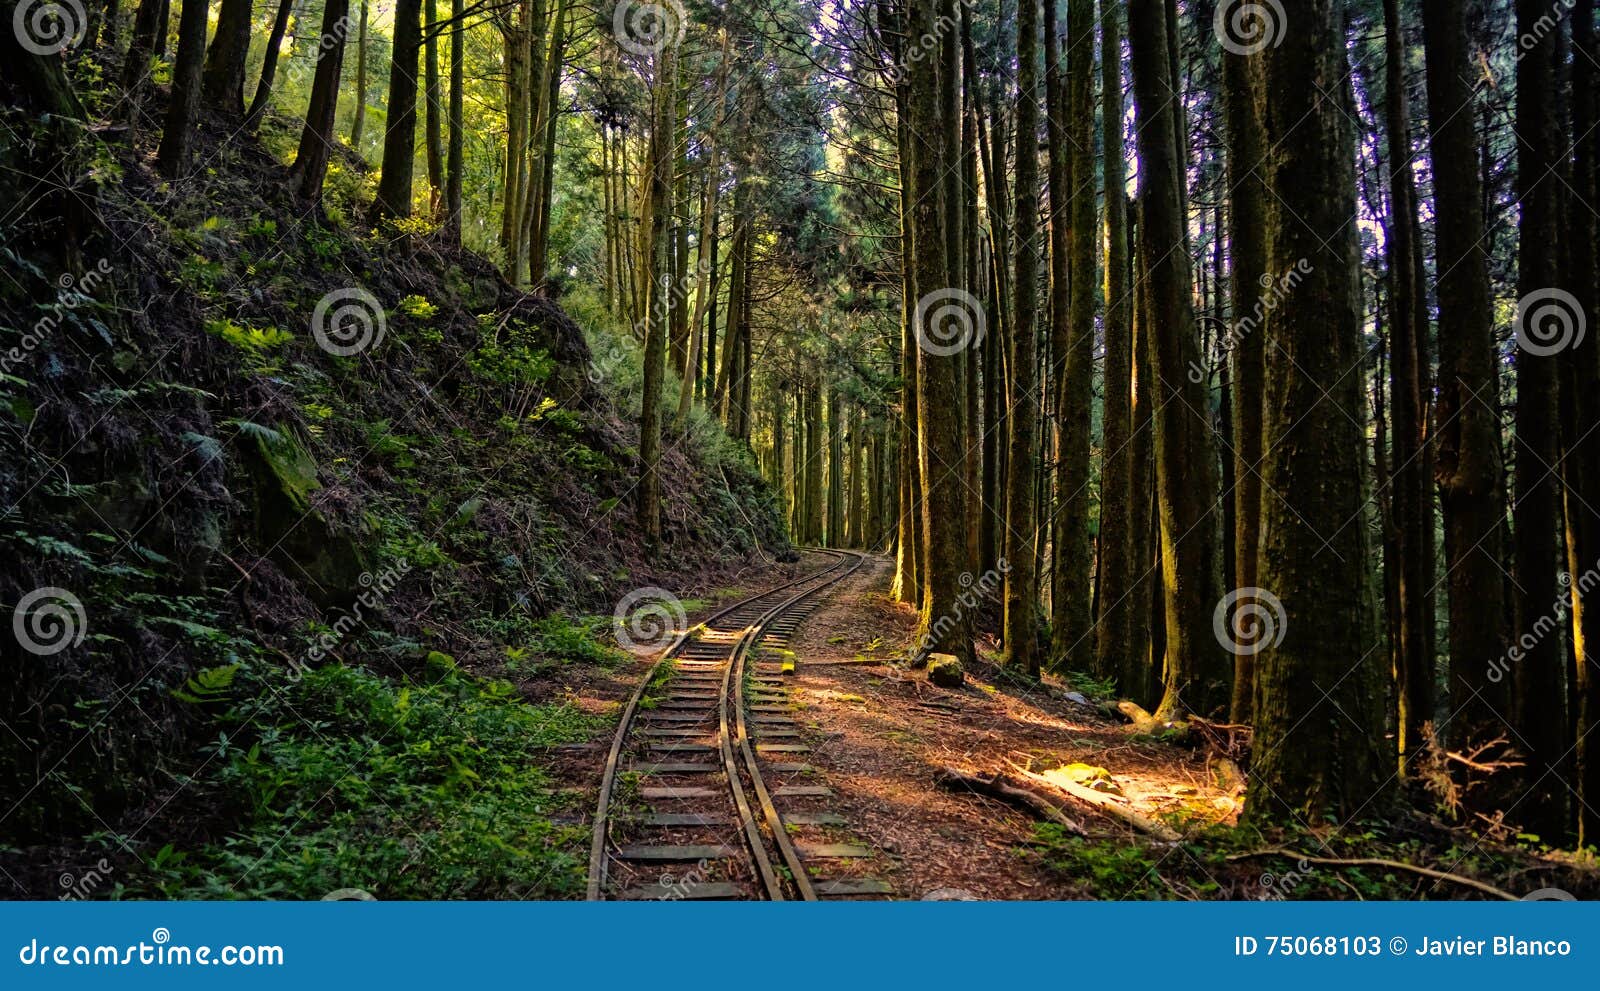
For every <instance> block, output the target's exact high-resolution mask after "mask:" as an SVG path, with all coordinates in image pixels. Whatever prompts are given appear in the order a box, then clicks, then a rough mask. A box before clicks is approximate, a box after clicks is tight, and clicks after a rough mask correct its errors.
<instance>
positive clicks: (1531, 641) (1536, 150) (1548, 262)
mask: <svg viewBox="0 0 1600 991" xmlns="http://www.w3.org/2000/svg"><path fill="white" fill-rule="evenodd" d="M1516 11H1517V30H1518V33H1519V35H1520V37H1521V38H1522V41H1521V43H1520V45H1519V49H1518V56H1519V58H1518V61H1517V114H1516V125H1515V131H1516V136H1517V199H1518V202H1519V204H1520V205H1521V231H1520V233H1521V238H1520V241H1519V245H1520V252H1519V254H1520V259H1519V265H1518V273H1519V279H1518V287H1517V293H1518V295H1519V296H1520V297H1521V298H1522V303H1521V306H1520V308H1519V312H1518V316H1517V343H1518V345H1519V348H1518V351H1517V355H1516V371H1517V415H1516V536H1515V544H1516V566H1515V572H1514V573H1515V576H1516V582H1515V584H1514V587H1515V588H1516V589H1517V594H1516V596H1515V600H1516V617H1517V624H1516V629H1515V630H1513V633H1514V634H1515V636H1516V640H1517V646H1518V648H1519V649H1520V651H1521V653H1520V655H1518V654H1515V653H1514V654H1512V655H1511V660H1512V671H1513V676H1514V679H1515V684H1516V688H1515V691H1514V693H1513V697H1514V700H1515V701H1514V708H1513V715H1512V718H1513V720H1514V722H1515V724H1516V735H1517V737H1518V738H1519V743H1520V745H1521V748H1522V749H1524V750H1526V751H1528V752H1527V754H1526V762H1527V766H1526V767H1525V768H1524V769H1523V772H1522V774H1523V778H1524V784H1525V785H1526V786H1527V788H1528V791H1527V794H1526V796H1525V798H1524V800H1523V801H1521V802H1519V803H1518V805H1517V807H1516V809H1515V813H1516V817H1517V820H1518V821H1520V822H1521V823H1522V824H1523V827H1524V828H1525V829H1526V830H1527V831H1529V832H1533V833H1537V834H1538V835H1540V836H1542V837H1544V838H1545V839H1547V840H1551V841H1554V840H1555V839H1557V838H1558V837H1561V836H1563V835H1564V834H1565V833H1566V830H1567V816H1566V805H1567V802H1566V798H1567V786H1566V785H1565V784H1564V783H1563V781H1562V777H1563V776H1562V774H1561V773H1560V772H1559V768H1560V765H1561V763H1562V761H1563V760H1564V758H1565V757H1566V755H1567V753H1568V750H1569V748H1570V745H1571V744H1570V743H1569V742H1568V739H1567V732H1566V730H1567V724H1566V715H1565V714H1566V689H1565V681H1564V678H1563V675H1562V667H1563V665H1564V660H1563V652H1562V644H1561V638H1560V637H1559V636H1554V635H1550V634H1548V633H1547V632H1546V631H1545V625H1546V624H1548V623H1551V622H1553V621H1554V620H1555V618H1556V616H1555V611H1556V598H1557V590H1556V572H1557V571H1558V570H1560V565H1559V558H1558V554H1557V551H1556V537H1557V524H1556V512H1557V505H1558V504H1557V495H1558V491H1557V488H1558V486H1557V477H1556V467H1555V466H1556V464H1557V460H1556V444H1557V430H1558V426H1557V420H1556V383H1557V376H1556V370H1557V368H1558V367H1559V365H1560V363H1561V362H1562V361H1563V360H1564V359H1563V358H1562V357H1561V356H1560V351H1562V350H1565V349H1566V348H1567V347H1569V346H1571V345H1572V344H1573V343H1575V340H1574V338H1573V336H1572V335H1570V334H1568V336H1567V337H1566V338H1565V339H1563V338H1562V331H1561V328H1560V326H1559V324H1558V323H1556V322H1555V320H1554V319H1553V318H1555V317H1557V316H1558V314H1555V313H1552V312H1550V309H1551V305H1550V301H1549V296H1550V294H1551V292H1552V291H1554V290H1556V287H1558V286H1559V284H1560V281H1561V273H1560V264H1561V254H1560V244H1559V236H1560V219H1559V209H1560V207H1559V191H1560V189H1561V188H1562V187H1563V185H1564V182H1565V180H1564V179H1563V178H1562V177H1561V176H1559V175H1557V174H1555V173H1557V172H1558V169H1559V165H1560V162H1561V159H1562V155H1563V152H1564V149H1565V146H1564V145H1563V144H1561V134H1560V130H1559V129H1558V127H1557V123H1556V112H1555V106H1554V103H1555V100H1556V95H1555V92H1554V91H1555V88H1556V85H1557V84H1556V78H1555V77H1556V34H1557V33H1558V32H1559V31H1560V30H1561V28H1560V27H1559V26H1558V27H1557V28H1555V29H1554V30H1545V29H1544V27H1543V26H1542V25H1541V23H1540V22H1541V20H1544V19H1546V18H1548V16H1549V8H1548V7H1545V6H1544V5H1543V3H1542V2H1541V0H1517V3H1516ZM1559 316H1560V317H1564V318H1567V319H1570V318H1571V316H1572V315H1571V314H1569V313H1566V312H1565V311H1564V310H1563V312H1561V313H1560V314H1559ZM1552 331H1553V333H1552Z"/></svg>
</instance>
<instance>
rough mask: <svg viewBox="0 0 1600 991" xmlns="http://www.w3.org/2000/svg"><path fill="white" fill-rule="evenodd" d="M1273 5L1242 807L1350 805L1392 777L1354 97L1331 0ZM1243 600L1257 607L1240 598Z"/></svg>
mask: <svg viewBox="0 0 1600 991" xmlns="http://www.w3.org/2000/svg"><path fill="white" fill-rule="evenodd" d="M1285 11H1286V16H1285V18H1284V19H1283V21H1282V22H1281V23H1280V28H1281V31H1282V34H1283V35H1284V37H1283V39H1282V45H1281V46H1280V47H1276V48H1269V49H1268V50H1267V51H1266V52H1265V53H1264V54H1263V55H1262V58H1263V60H1264V63H1265V65H1264V68H1265V74H1266V83H1267V90H1266V91H1267V92H1268V93H1270V94H1272V98H1271V99H1270V100H1268V101H1266V103H1265V107H1264V111H1265V112H1264V118H1263V119H1264V123H1265V138H1266V142H1267V147H1269V148H1271V149H1273V151H1272V155H1273V157H1272V159H1271V162H1270V168H1271V174H1270V176H1269V178H1268V181H1269V183H1270V184H1271V188H1272V189H1273V192H1274V193H1275V195H1276V196H1277V198H1278V202H1279V203H1281V204H1282V209H1280V210H1277V211H1275V213H1274V221H1275V222H1274V226H1273V229H1272V236H1271V239H1270V241H1271V246H1270V249H1269V254H1268V270H1269V271H1272V272H1281V273H1285V274H1287V273H1291V272H1298V273H1301V274H1302V275H1303V278H1300V279H1299V280H1298V281H1296V282H1294V283H1292V284H1286V283H1282V282H1280V285H1285V286H1286V288H1285V289H1284V290H1283V291H1282V292H1281V293H1280V297H1281V298H1280V299H1279V301H1278V305H1277V307H1276V308H1275V309H1274V310H1273V312H1272V313H1271V315H1270V316H1269V317H1268V319H1267V325H1266V335H1267V345H1268V346H1267V350H1268V352H1269V353H1271V354H1273V355H1275V356H1281V360H1274V361H1272V362H1269V363H1268V365H1267V368H1266V381H1265V386H1266V395H1265V410H1266V415H1265V416H1264V418H1263V420H1264V427H1265V436H1264V445H1265V449H1266V452H1267V453H1266V454H1265V455H1264V457H1263V461H1262V485H1263V488H1264V489H1265V490H1266V491H1270V492H1272V493H1274V494H1275V495H1274V498H1272V499H1270V500H1266V504H1265V506H1264V510H1263V516H1262V538H1261V565H1260V567H1261V580H1262V586H1263V591H1262V593H1261V595H1260V596H1259V597H1258V598H1257V599H1256V600H1255V602H1254V603H1251V602H1247V601H1244V600H1241V601H1239V602H1236V603H1233V610H1234V611H1233V613H1232V617H1237V618H1238V620H1239V621H1238V622H1235V623H1234V624H1233V626H1232V628H1231V631H1230V635H1231V636H1233V637H1234V638H1240V639H1242V638H1243V636H1242V635H1248V634H1250V633H1252V632H1259V634H1260V636H1259V637H1256V638H1254V640H1253V642H1254V643H1255V644H1256V645H1257V646H1258V647H1259V648H1260V652H1259V653H1258V655H1257V667H1256V693H1255V737H1254V742H1253V744H1252V747H1251V773H1250V788H1249V793H1248V796H1247V807H1248V809H1249V812H1250V816H1251V817H1252V818H1253V819H1256V820H1258V821H1280V820H1293V821H1297V822H1300V823H1309V822H1321V821H1323V819H1324V818H1327V817H1332V818H1334V819H1336V820H1338V821H1348V820H1350V819H1352V818H1353V817H1355V816H1357V815H1359V814H1361V813H1362V812H1364V811H1381V809H1380V808H1374V806H1373V803H1374V802H1376V801H1377V800H1379V798H1380V796H1381V795H1382V794H1383V792H1384V788H1383V784H1382V782H1383V781H1384V780H1385V779H1389V776H1388V775H1387V774H1386V773H1385V765H1386V764H1387V763H1388V761H1387V760H1385V758H1384V756H1383V753H1382V749H1383V748H1382V741H1383V737H1382V728H1383V721H1382V709H1381V706H1382V699H1383V689H1382V687H1381V686H1382V684H1383V678H1382V672H1381V669H1380V666H1379V662H1380V656H1379V653H1378V647H1379V645H1380V640H1379V638H1378V636H1377V631H1376V630H1375V629H1374V628H1373V623H1372V612H1373V603H1372V602H1371V598H1370V595H1369V593H1368V591H1367V589H1368V577H1369V572H1368V569H1369V565H1370V560H1369V556H1368V552H1367V546H1366V541H1367V538H1366V529H1367V527H1366V524H1365V521H1364V520H1363V517H1364V516H1365V514H1366V511H1367V509H1366V495H1367V490H1366V486H1365V485H1364V482H1363V472H1364V468H1365V461H1366V459H1365V455H1364V453H1363V448H1364V445H1365V437H1366V431H1365V429H1364V427H1363V426H1362V424H1363V423H1364V421H1365V418H1366V412H1365V409H1364V407H1365V399H1364V396H1365V376H1364V374H1363V373H1362V370H1361V369H1362V367H1363V365H1364V355H1365V348H1364V346H1363V341H1362V307H1361V290H1360V283H1359V274H1358V273H1359V264H1360V254H1359V244H1358V241H1357V237H1358V230H1357V226H1356V222H1355V221H1356V190H1355V142H1356V136H1355V134H1354V129H1353V127H1352V126H1351V123H1350V122H1351V120H1352V119H1353V118H1352V117H1351V114H1352V112H1353V109H1354V108H1353V106H1352V103H1351V100H1350V98H1349V89H1348V87H1347V85H1341V84H1337V83H1336V84H1334V85H1335V87H1336V88H1335V89H1334V90H1333V91H1332V92H1330V91H1329V90H1328V88H1327V87H1328V82H1327V81H1328V80H1348V73H1349V69H1348V66H1347V64H1346V61H1345V57H1344V14H1343V11H1342V7H1341V6H1340V5H1337V4H1335V3H1333V2H1332V0H1288V2H1286V3H1285ZM1346 522H1348V523H1349V524H1350V525H1343V526H1341V525H1340V524H1345V523H1346ZM1330 525H1331V526H1330ZM1334 528H1337V529H1334ZM1273 596H1275V597H1276V599H1274V598H1273ZM1279 603H1281V606H1280V605H1279ZM1252 605H1254V606H1256V607H1258V608H1261V609H1264V610H1265V611H1266V612H1265V613H1260V612H1258V613H1256V614H1255V615H1254V616H1252V615H1251V614H1250V613H1249V612H1248V610H1249V609H1250V608H1251V606H1252ZM1232 617H1230V618H1232Z"/></svg>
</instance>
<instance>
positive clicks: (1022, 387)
mask: <svg viewBox="0 0 1600 991" xmlns="http://www.w3.org/2000/svg"><path fill="white" fill-rule="evenodd" d="M1017 59H1018V63H1017V89H1018V93H1017V184H1016V217H1015V224H1016V238H1015V240H1016V261H1015V268H1016V277H1015V279H1014V281H1013V283H1012V286H1011V292H1012V295H1013V297H1014V303H1015V306H1016V316H1015V318H1014V319H1013V321H1012V324H1011V327H1010V331H1011V333H1010V337H1011V391H1010V395H1009V397H1008V400H1007V406H1008V409H1007V419H1008V420H1009V421H1010V455H1009V457H1008V459H1007V468H1008V475H1007V479H1006V521H1005V526H1006V553H1005V559H1006V563H1007V564H1008V565H1009V566H1010V570H1009V572H1008V573H1007V575H1006V590H1005V645H1006V652H1007V654H1008V655H1009V658H1010V663H1011V665H1012V666H1013V667H1015V668H1017V669H1019V670H1020V671H1022V672H1023V673H1024V674H1027V675H1028V676H1030V677H1035V678H1036V677H1038V676H1039V670H1040V666H1041V661H1040V657H1039V646H1038V640H1039V579H1038V572H1037V570H1036V566H1035V563H1034V562H1035V556H1036V551H1037V547H1036V537H1035V533H1036V531H1037V528H1038V523H1037V516H1036V513H1035V506H1036V505H1037V503H1036V502H1035V493H1034V487H1035V484H1036V480H1037V477H1038V470H1039V469H1038V453H1037V446H1038V438H1039V427H1038V417H1037V416H1036V414H1035V409H1036V408H1037V406H1038V399H1037V397H1036V396H1035V394H1034V393H1035V391H1036V390H1037V388H1038V381H1037V366H1038V355H1037V343H1036V342H1037V338H1038V333H1039V298H1038V294H1039V261H1038V258H1039V256H1038V245H1037V244H1036V243H1035V242H1036V241H1037V239H1038V236H1039V156H1038V151H1037V148H1038V137H1037V135H1038V132H1039V70H1038V67H1037V63H1038V61H1039V3H1038V0H1022V2H1021V3H1020V4H1019V5H1018V10H1017Z"/></svg>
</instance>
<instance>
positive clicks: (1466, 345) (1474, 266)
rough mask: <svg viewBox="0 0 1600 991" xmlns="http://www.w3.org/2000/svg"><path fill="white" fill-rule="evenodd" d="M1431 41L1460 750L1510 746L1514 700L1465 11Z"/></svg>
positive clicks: (1437, 25) (1429, 18) (1437, 28)
mask: <svg viewBox="0 0 1600 991" xmlns="http://www.w3.org/2000/svg"><path fill="white" fill-rule="evenodd" d="M1423 33H1424V40H1425V49H1426V60H1427V72H1428V119H1429V122H1430V125H1431V134H1430V145H1431V152H1432V154H1431V159H1432V171H1433V177H1434V200H1435V205H1434V215H1435V217H1436V218H1437V221H1436V223H1437V231H1436V235H1435V240H1436V242H1437V244H1438V270H1439V280H1438V294H1439V383H1438V398H1437V401H1436V405H1435V409H1434V423H1435V428H1434V436H1435V438H1436V442H1437V445H1438V446H1437V448H1436V456H1437V461H1436V465H1435V474H1436V476H1437V479H1438V483H1439V489H1440V500H1441V503H1442V505H1443V509H1444V521H1445V560H1446V574H1447V575H1448V578H1449V583H1450V626H1449V628H1450V698H1451V707H1452V709H1453V710H1454V711H1453V712H1452V714H1451V719H1450V727H1451V739H1452V740H1454V741H1458V742H1459V743H1460V745H1461V746H1463V747H1466V746H1470V745H1472V743H1474V742H1477V743H1487V742H1489V741H1490V740H1492V739H1495V738H1497V737H1499V736H1500V735H1501V733H1502V727H1501V724H1500V717H1499V716H1497V715H1496V713H1497V712H1504V711H1507V709H1508V704H1507V703H1508V702H1509V700H1510V695H1509V692H1508V691H1507V690H1506V689H1507V687H1508V686H1506V685H1504V684H1503V677H1504V675H1503V673H1501V672H1500V671H1499V667H1498V666H1497V665H1498V663H1499V662H1500V660H1501V652H1502V650H1503V649H1504V648H1503V639H1502V631H1503V629H1504V622H1505V619H1504V617H1505V611H1504V601H1505V599H1504V593H1503V584H1502V574H1501V570H1500V569H1501V567H1502V566H1501V564H1500V561H1501V559H1502V557H1503V551H1502V547H1503V542H1502V537H1501V523H1502V517H1503V512H1502V508H1501V502H1500V479H1501V471H1500V450H1499V431H1500V424H1499V396H1498V383H1497V380H1496V375H1495V348H1494V337H1493V332H1492V323H1493V310H1492V309H1491V304H1490V300H1489V274H1488V268H1487V261H1486V256H1485V248H1484V237H1485V230H1484V204H1483V192H1482V184H1481V182H1480V180H1479V176H1478V148H1477V132H1476V120H1477V115H1476V113H1475V112H1474V103H1475V100H1474V92H1475V80H1476V78H1477V73H1476V72H1475V70H1474V67H1473V58H1474V56H1473V52H1472V49H1471V46H1470V45H1469V43H1468V40H1467V26H1466V7H1465V6H1464V5H1463V4H1461V3H1459V2H1458V0H1424V2H1423ZM1491 672H1495V673H1494V674H1491Z"/></svg>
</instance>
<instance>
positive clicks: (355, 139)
mask: <svg viewBox="0 0 1600 991" xmlns="http://www.w3.org/2000/svg"><path fill="white" fill-rule="evenodd" d="M367 2H368V0H361V26H360V28H359V33H358V34H357V36H356V117H355V120H354V121H353V122H352V123H351V125H350V147H352V148H354V149H355V150H356V154H358V155H359V154H361V137H362V134H363V133H364V132H365V131H366V127H367Z"/></svg>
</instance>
